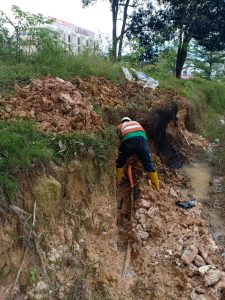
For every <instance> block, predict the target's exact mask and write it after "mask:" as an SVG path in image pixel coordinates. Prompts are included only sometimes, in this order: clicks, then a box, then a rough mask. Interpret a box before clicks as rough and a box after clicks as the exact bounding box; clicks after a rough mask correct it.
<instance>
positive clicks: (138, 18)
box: [130, 0, 225, 78]
mask: <svg viewBox="0 0 225 300" xmlns="http://www.w3.org/2000/svg"><path fill="white" fill-rule="evenodd" d="M159 2H162V3H163V4H164V5H163V6H161V7H160V9H159V10H156V11H154V10H153V8H152V5H151V2H150V1H149V2H148V3H147V5H146V6H144V7H143V8H142V9H139V10H137V11H135V12H134V14H133V16H132V20H131V26H130V35H131V36H135V37H137V38H138V39H139V40H140V41H141V43H142V45H146V46H148V45H149V43H150V44H152V43H154V44H157V45H159V44H160V42H161V43H162V42H164V41H170V40H172V39H177V41H178V50H177V60H176V76H177V77H178V78H180V76H181V72H182V69H183V66H184V63H185V60H186V56H187V51H188V46H189V43H190V41H191V40H192V39H196V40H199V41H201V43H202V45H204V40H210V38H211V37H215V36H217V37H218V39H217V44H215V45H214V48H216V47H218V50H221V49H222V48H221V47H223V49H224V48H225V43H224V32H225V13H224V12H225V3H224V1H222V0H218V1H217V2H216V3H215V1H214V0H209V1H203V0H200V1H198V3H197V4H196V1H192V0H188V1H186V0H183V1H180V0H165V1H159ZM212 20H213V22H212ZM219 41H220V42H219ZM208 44H209V43H208ZM205 46H206V47H207V45H205ZM214 50H216V49H214Z"/></svg>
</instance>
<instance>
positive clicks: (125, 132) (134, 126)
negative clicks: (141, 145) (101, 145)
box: [117, 121, 147, 141]
mask: <svg viewBox="0 0 225 300" xmlns="http://www.w3.org/2000/svg"><path fill="white" fill-rule="evenodd" d="M117 128H118V131H119V135H120V137H121V139H122V141H124V140H127V139H129V138H132V137H136V136H143V137H144V138H145V139H146V140H147V136H146V134H145V130H144V128H143V127H142V126H141V124H140V123H138V122H136V121H128V122H124V123H122V124H119V125H118V126H117Z"/></svg>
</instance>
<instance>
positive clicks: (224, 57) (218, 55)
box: [186, 43, 225, 79]
mask: <svg viewBox="0 0 225 300" xmlns="http://www.w3.org/2000/svg"><path fill="white" fill-rule="evenodd" d="M224 63H225V53H224V52H223V51H214V50H213V47H212V48H211V49H210V50H207V49H206V48H205V47H202V46H200V45H199V44H197V43H194V44H193V45H191V47H190V51H189V56H188V58H187V63H186V65H187V66H186V67H187V68H192V69H194V70H196V71H201V72H202V73H203V75H204V76H205V77H206V78H208V79H211V78H212V76H215V77H219V76H220V72H221V70H220V69H221V68H220V66H221V65H224Z"/></svg>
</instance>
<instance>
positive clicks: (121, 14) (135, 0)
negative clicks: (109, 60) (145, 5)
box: [82, 0, 143, 58]
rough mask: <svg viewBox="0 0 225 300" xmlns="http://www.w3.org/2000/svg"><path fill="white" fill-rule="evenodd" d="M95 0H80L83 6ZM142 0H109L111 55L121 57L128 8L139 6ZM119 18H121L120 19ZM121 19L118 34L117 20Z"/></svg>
mask: <svg viewBox="0 0 225 300" xmlns="http://www.w3.org/2000/svg"><path fill="white" fill-rule="evenodd" d="M96 1H97V0H82V3H83V5H84V7H86V6H88V5H90V4H93V3H95V2H96ZM142 2H143V1H142V0H109V3H110V6H111V11H112V51H111V54H112V57H114V58H116V57H121V55H122V48H123V41H124V36H125V34H126V32H127V30H128V28H127V20H128V16H129V13H128V10H129V8H133V9H134V8H137V7H138V6H141V4H142ZM120 18H121V19H120ZM119 20H120V21H121V22H122V24H121V29H120V34H119V35H118V21H119Z"/></svg>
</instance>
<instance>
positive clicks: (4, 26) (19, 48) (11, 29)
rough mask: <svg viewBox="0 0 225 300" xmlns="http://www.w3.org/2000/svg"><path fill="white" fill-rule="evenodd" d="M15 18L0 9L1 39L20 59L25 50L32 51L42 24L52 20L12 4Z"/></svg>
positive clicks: (18, 59) (17, 58)
mask: <svg viewBox="0 0 225 300" xmlns="http://www.w3.org/2000/svg"><path fill="white" fill-rule="evenodd" d="M12 12H13V18H12V19H11V18H9V17H8V16H7V15H6V14H5V13H4V12H3V11H0V40H1V41H3V42H4V43H6V45H7V48H8V49H9V50H10V51H11V54H15V57H16V60H17V61H20V59H21V54H22V52H23V51H25V49H26V51H28V52H30V51H31V48H32V45H33V44H34V43H35V42H34V40H36V39H37V38H38V35H39V33H40V26H42V25H44V24H49V23H51V22H52V20H49V19H47V18H44V17H43V16H42V15H41V14H31V13H29V12H24V11H22V10H21V9H20V8H19V7H18V6H16V5H13V6H12Z"/></svg>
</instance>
